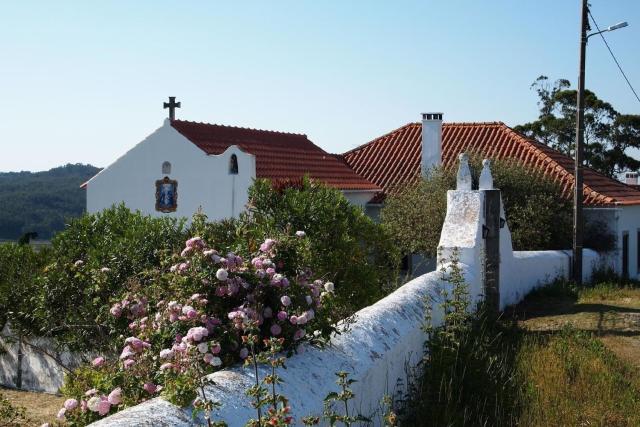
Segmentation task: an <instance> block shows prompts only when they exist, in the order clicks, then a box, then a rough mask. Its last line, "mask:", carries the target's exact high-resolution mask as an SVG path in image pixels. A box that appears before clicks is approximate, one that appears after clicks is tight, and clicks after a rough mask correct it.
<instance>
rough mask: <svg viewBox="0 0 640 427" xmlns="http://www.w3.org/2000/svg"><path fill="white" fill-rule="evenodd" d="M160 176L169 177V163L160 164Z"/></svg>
mask: <svg viewBox="0 0 640 427" xmlns="http://www.w3.org/2000/svg"><path fill="white" fill-rule="evenodd" d="M162 174H163V175H171V163H169V162H164V163H163V164H162Z"/></svg>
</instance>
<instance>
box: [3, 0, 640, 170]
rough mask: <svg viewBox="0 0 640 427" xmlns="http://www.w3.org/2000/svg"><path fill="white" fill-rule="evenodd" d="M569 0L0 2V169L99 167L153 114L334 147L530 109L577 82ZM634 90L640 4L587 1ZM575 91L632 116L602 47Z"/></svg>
mask: <svg viewBox="0 0 640 427" xmlns="http://www.w3.org/2000/svg"><path fill="white" fill-rule="evenodd" d="M579 3H580V2H579V0H561V1H558V0H537V1H533V0H529V1H525V0H493V1H471V0H467V1H462V0H459V1H373V0H369V1H357V0H353V1H302V0H295V1H294V0H291V1H285V0H282V1H269V2H266V1H244V2H213V1H180V2H177V1H164V0H147V1H142V0H140V1H135V2H132V1H109V2H88V1H79V0H78V1H75V2H71V1H60V0H59V1H55V2H52V1H49V0H47V1H17V0H14V1H9V0H5V1H3V5H2V13H1V15H0V58H2V63H1V64H2V66H0V96H1V98H0V117H2V119H0V141H1V142H0V143H1V145H2V156H0V171H9V170H13V171H16V170H45V169H49V168H51V167H54V166H57V165H61V164H64V163H76V162H81V163H92V164H94V165H97V166H106V165H108V164H109V163H111V162H112V161H113V160H115V159H116V158H117V157H118V156H120V155H121V154H123V153H124V152H125V151H126V150H128V149H129V148H131V147H132V146H133V145H135V144H136V143H137V142H139V141H140V140H142V139H143V138H144V137H145V136H146V135H147V134H149V133H150V132H152V131H153V130H154V129H155V128H157V127H159V126H160V125H161V124H162V120H163V118H164V117H165V116H166V111H165V110H163V109H162V102H163V101H165V100H166V97H167V96H169V95H174V96H177V97H178V100H179V101H181V102H182V107H183V108H182V109H181V110H178V112H177V117H178V118H183V119H187V120H195V121H204V122H210V123H220V124H227V125H237V126H248V127H255V128H262V129H272V130H282V131H290V132H300V133H306V134H308V135H309V137H310V138H311V140H313V141H314V142H315V143H317V144H318V145H320V146H321V147H323V148H324V149H326V150H328V151H330V152H343V151H346V150H348V149H350V148H353V147H355V146H357V145H360V144H362V143H365V142H367V141H369V140H371V139H373V138H375V137H376V136H379V135H381V134H384V133H386V132H389V131H391V130H393V129H395V128H397V127H399V126H401V125H403V124H405V123H407V122H410V121H417V120H418V119H419V117H420V113H421V112H423V111H442V112H443V113H444V118H445V121H496V120H499V121H504V122H506V123H507V124H509V125H516V124H519V123H523V122H526V121H529V120H533V119H535V117H536V115H537V108H536V96H535V94H534V93H533V92H532V91H531V90H530V89H529V86H530V84H531V83H532V82H533V80H534V79H535V78H536V77H537V76H538V75H540V74H546V75H548V76H549V77H550V78H552V79H555V78H560V77H564V78H568V79H570V80H571V81H572V83H575V81H576V75H577V63H578V57H577V53H578V29H579ZM591 4H592V13H593V14H594V16H595V17H596V19H597V20H598V23H599V24H600V26H601V27H602V26H607V25H610V24H613V23H617V22H619V21H622V20H626V21H629V24H630V26H629V27H627V28H624V29H621V30H618V31H616V32H613V33H609V34H608V35H607V38H608V40H609V42H610V45H611V46H612V48H613V49H614V52H615V53H616V55H617V56H618V58H619V60H620V61H621V63H622V65H623V67H624V69H625V71H626V72H627V75H628V77H629V78H630V80H631V82H632V83H634V85H635V86H636V90H640V55H638V50H637V49H638V44H639V42H640V2H639V1H637V0H615V1H612V0H592V1H591ZM591 40H592V41H591V42H590V44H589V48H588V55H587V87H589V88H590V89H592V90H594V91H595V92H596V93H597V94H598V95H599V96H600V97H602V98H603V99H605V100H607V101H609V102H611V103H612V104H613V105H614V107H616V108H617V109H618V110H619V111H621V112H624V113H640V103H638V101H637V100H636V99H635V98H634V97H633V95H632V93H631V91H630V90H629V88H628V87H627V86H626V83H625V82H624V81H623V79H622V77H621V76H620V75H619V72H618V70H617V68H616V67H615V64H614V63H613V61H612V60H611V58H610V57H609V54H608V52H607V51H606V49H605V47H604V45H603V44H602V41H601V40H600V39H599V38H593V39H591Z"/></svg>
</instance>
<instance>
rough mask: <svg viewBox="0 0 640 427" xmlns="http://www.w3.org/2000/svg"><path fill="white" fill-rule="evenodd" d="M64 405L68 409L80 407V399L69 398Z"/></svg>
mask: <svg viewBox="0 0 640 427" xmlns="http://www.w3.org/2000/svg"><path fill="white" fill-rule="evenodd" d="M63 406H64V408H65V409H66V410H67V411H73V410H74V409H76V408H77V407H78V401H77V400H76V399H67V400H65V401H64V405H63Z"/></svg>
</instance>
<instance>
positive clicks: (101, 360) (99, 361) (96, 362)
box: [91, 356, 104, 368]
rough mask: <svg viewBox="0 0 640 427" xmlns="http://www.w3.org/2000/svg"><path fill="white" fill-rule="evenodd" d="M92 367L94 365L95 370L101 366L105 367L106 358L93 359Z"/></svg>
mask: <svg viewBox="0 0 640 427" xmlns="http://www.w3.org/2000/svg"><path fill="white" fill-rule="evenodd" d="M91 365H93V367H94V368H97V367H99V366H102V365H104V357H102V356H100V357H96V358H95V359H93V361H92V362H91Z"/></svg>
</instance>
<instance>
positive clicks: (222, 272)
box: [216, 268, 229, 282]
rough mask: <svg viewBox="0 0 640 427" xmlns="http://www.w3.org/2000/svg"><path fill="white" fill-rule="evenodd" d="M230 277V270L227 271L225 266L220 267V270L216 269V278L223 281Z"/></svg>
mask: <svg viewBox="0 0 640 427" xmlns="http://www.w3.org/2000/svg"><path fill="white" fill-rule="evenodd" d="M228 278H229V272H227V270H225V269H224V268H220V269H218V271H216V279H218V280H220V281H221V282H224V281H226V280H227V279H228Z"/></svg>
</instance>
